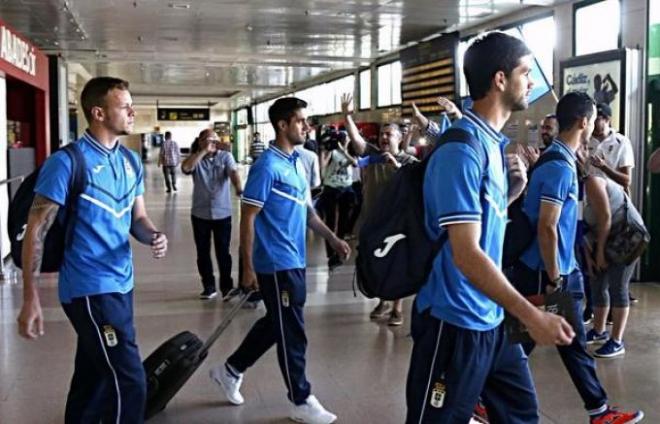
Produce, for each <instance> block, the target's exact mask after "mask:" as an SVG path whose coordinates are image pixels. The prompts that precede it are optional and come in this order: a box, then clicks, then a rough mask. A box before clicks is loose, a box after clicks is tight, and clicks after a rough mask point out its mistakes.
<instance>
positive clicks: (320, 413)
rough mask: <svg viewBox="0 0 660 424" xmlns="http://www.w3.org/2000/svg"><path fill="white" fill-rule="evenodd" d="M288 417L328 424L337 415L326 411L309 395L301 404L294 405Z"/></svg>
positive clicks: (335, 418)
mask: <svg viewBox="0 0 660 424" xmlns="http://www.w3.org/2000/svg"><path fill="white" fill-rule="evenodd" d="M290 418H291V419H292V420H293V421H296V422H299V423H305V424H330V423H334V422H335V420H337V416H336V415H335V414H333V413H331V412H328V411H327V410H326V409H325V408H324V407H323V405H321V404H320V403H319V401H318V400H317V399H316V397H315V396H314V395H309V396H308V397H307V400H306V401H305V403H303V404H302V405H294V406H293V408H292V409H291V416H290Z"/></svg>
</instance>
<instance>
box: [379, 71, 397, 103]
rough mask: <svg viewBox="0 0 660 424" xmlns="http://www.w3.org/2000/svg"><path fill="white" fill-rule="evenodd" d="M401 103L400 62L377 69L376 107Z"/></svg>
mask: <svg viewBox="0 0 660 424" xmlns="http://www.w3.org/2000/svg"><path fill="white" fill-rule="evenodd" d="M400 103H401V62H400V61H396V62H392V63H388V64H387V65H381V66H379V67H378V107H383V106H391V105H396V104H400Z"/></svg>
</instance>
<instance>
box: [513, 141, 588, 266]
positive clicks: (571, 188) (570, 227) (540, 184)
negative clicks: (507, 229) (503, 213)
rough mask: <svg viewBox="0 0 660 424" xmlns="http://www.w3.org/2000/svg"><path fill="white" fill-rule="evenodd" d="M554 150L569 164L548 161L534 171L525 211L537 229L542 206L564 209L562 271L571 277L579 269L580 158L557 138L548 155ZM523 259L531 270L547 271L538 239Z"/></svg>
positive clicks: (560, 251) (559, 233)
mask: <svg viewBox="0 0 660 424" xmlns="http://www.w3.org/2000/svg"><path fill="white" fill-rule="evenodd" d="M552 151H557V152H560V153H561V155H562V156H564V158H566V161H563V160H554V161H550V162H546V163H544V164H542V165H541V166H539V167H538V168H536V169H535V170H534V172H532V177H531V179H530V181H529V183H528V185H527V187H528V188H527V195H526V196H525V200H524V202H523V211H524V212H525V214H527V216H528V217H529V221H530V223H531V224H532V228H537V226H538V222H539V213H540V209H541V203H543V202H546V203H550V204H553V205H557V206H559V207H561V214H560V215H559V222H558V223H557V236H558V246H557V247H558V249H557V262H558V265H559V272H560V273H561V274H562V275H568V274H570V273H571V272H573V271H574V270H575V269H576V268H577V261H576V260H575V251H574V250H573V249H574V247H575V235H576V231H577V220H578V178H577V170H576V167H575V162H576V160H577V158H576V156H575V152H573V150H571V149H570V148H569V147H568V146H566V145H565V144H564V143H562V142H561V141H560V140H557V139H555V141H553V142H552V144H551V145H550V147H548V148H547V149H546V150H545V152H544V154H545V153H546V152H552ZM520 260H521V261H522V262H523V263H524V264H525V265H527V266H528V267H530V268H531V269H535V270H545V265H544V263H543V259H542V258H541V252H540V250H539V243H538V238H535V239H534V241H533V242H532V244H531V245H530V247H529V248H528V249H527V250H526V251H525V253H523V254H522V256H521V257H520Z"/></svg>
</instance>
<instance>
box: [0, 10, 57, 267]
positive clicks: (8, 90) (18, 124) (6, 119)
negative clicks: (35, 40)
mask: <svg viewBox="0 0 660 424" xmlns="http://www.w3.org/2000/svg"><path fill="white" fill-rule="evenodd" d="M49 132H50V131H49V117H48V59H47V57H46V56H45V55H44V54H43V53H41V52H40V51H39V50H38V49H37V48H36V47H35V46H34V45H32V43H30V41H29V40H27V39H25V38H23V37H22V36H20V35H19V34H17V33H16V31H14V30H13V29H12V28H11V27H10V26H8V25H7V24H6V23H5V22H3V21H2V20H0V181H4V180H7V179H9V178H13V177H18V176H20V175H26V174H29V173H30V172H32V171H33V170H34V169H35V168H36V167H37V166H38V165H39V164H41V163H42V162H43V161H44V160H45V159H46V157H47V156H48V155H49V153H50V139H49ZM17 186H18V183H13V184H2V185H0V235H1V236H2V237H1V239H0V253H1V257H2V258H4V257H5V256H6V255H7V254H8V253H9V251H8V250H9V246H8V244H9V240H8V239H7V231H6V223H7V208H8V205H9V199H10V197H11V193H13V192H14V191H15V190H16V189H17Z"/></svg>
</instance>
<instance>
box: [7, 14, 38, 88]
mask: <svg viewBox="0 0 660 424" xmlns="http://www.w3.org/2000/svg"><path fill="white" fill-rule="evenodd" d="M0 70H2V71H4V72H5V73H6V74H7V75H11V76H12V77H14V78H18V79H20V80H21V81H24V82H26V83H28V84H30V85H33V86H35V87H37V88H40V89H42V90H44V91H48V58H47V57H46V55H45V54H43V53H41V51H39V49H37V48H36V47H35V46H33V45H32V44H31V43H30V42H29V41H28V40H27V39H25V38H24V37H22V36H20V35H19V34H17V33H16V31H14V30H13V29H12V28H11V27H9V26H8V25H7V24H5V23H4V22H3V21H2V20H0Z"/></svg>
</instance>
